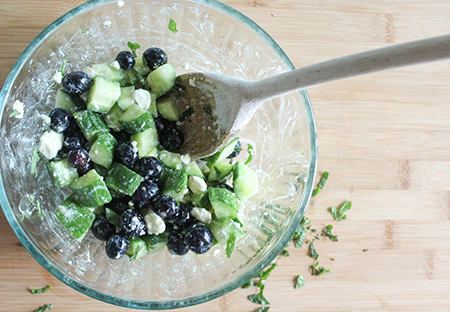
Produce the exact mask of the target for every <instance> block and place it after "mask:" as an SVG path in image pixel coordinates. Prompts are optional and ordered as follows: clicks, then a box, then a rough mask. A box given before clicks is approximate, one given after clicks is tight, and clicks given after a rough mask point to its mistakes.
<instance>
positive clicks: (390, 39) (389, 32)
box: [385, 14, 394, 43]
mask: <svg viewBox="0 0 450 312" xmlns="http://www.w3.org/2000/svg"><path fill="white" fill-rule="evenodd" d="M385 17H386V42H387V43H394V19H393V17H392V15H391V14H385Z"/></svg>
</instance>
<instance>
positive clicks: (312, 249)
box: [309, 240, 319, 260]
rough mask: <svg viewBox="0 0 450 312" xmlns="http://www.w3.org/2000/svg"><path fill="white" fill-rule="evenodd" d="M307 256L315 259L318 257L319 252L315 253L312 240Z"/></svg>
mask: <svg viewBox="0 0 450 312" xmlns="http://www.w3.org/2000/svg"><path fill="white" fill-rule="evenodd" d="M309 256H310V257H311V258H314V259H315V260H317V259H319V254H318V253H317V251H316V248H314V240H313V241H311V243H310V244H309Z"/></svg>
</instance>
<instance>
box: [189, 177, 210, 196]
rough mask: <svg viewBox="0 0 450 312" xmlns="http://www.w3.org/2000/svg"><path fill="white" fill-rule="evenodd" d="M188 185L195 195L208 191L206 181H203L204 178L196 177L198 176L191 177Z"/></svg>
mask: <svg viewBox="0 0 450 312" xmlns="http://www.w3.org/2000/svg"><path fill="white" fill-rule="evenodd" d="M187 185H188V187H189V189H190V190H191V192H192V193H194V194H199V193H202V192H204V191H206V189H207V188H208V186H207V185H206V182H205V180H203V179H202V178H199V177H196V176H190V177H189V179H188V182H187Z"/></svg>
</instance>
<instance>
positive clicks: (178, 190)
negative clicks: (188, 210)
mask: <svg viewBox="0 0 450 312" xmlns="http://www.w3.org/2000/svg"><path fill="white" fill-rule="evenodd" d="M187 182H188V175H187V173H186V171H185V170H174V171H172V172H171V173H170V174H169V176H168V177H167V180H166V182H165V183H164V191H163V195H169V196H171V197H173V198H174V199H175V200H176V201H181V200H182V199H183V196H184V195H186V193H187V192H188V191H189V190H188V187H187Z"/></svg>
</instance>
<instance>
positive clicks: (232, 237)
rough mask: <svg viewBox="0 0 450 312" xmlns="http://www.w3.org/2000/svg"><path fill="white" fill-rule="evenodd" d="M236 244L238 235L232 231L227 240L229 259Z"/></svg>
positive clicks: (226, 249)
mask: <svg viewBox="0 0 450 312" xmlns="http://www.w3.org/2000/svg"><path fill="white" fill-rule="evenodd" d="M235 245H236V235H235V234H234V233H231V234H230V237H229V238H228V241H227V247H226V248H225V252H226V253H227V258H228V259H230V257H231V253H232V252H233V249H234V246H235Z"/></svg>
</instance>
